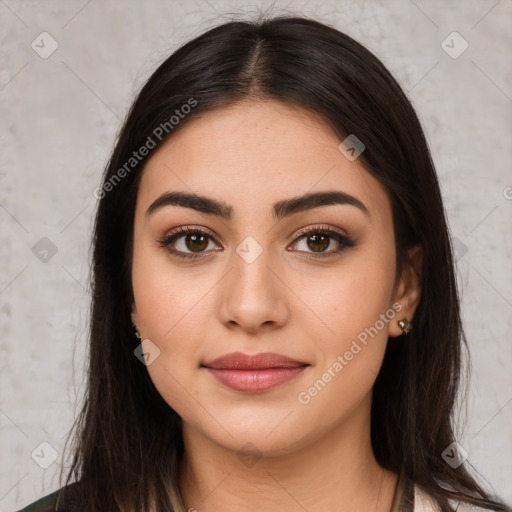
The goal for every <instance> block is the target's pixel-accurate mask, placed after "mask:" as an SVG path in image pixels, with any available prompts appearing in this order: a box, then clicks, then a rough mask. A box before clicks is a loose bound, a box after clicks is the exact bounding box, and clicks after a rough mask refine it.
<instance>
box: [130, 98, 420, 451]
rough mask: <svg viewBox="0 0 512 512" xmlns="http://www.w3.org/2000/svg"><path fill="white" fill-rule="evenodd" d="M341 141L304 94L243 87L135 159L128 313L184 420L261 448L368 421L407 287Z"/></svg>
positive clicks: (154, 372)
mask: <svg viewBox="0 0 512 512" xmlns="http://www.w3.org/2000/svg"><path fill="white" fill-rule="evenodd" d="M356 135H357V134H356ZM340 142H341V141H340V140H338V139H337V138H336V137H335V136H334V135H333V134H332V133H331V132H330V131H329V130H328V129H327V127H326V126H325V125H323V124H322V123H321V122H320V121H319V120H317V119H316V118H315V117H314V116H313V115H312V114H310V113H307V112H305V111H302V110H301V109H298V108H293V107H290V106H286V105H284V104H282V103H279V102H274V101H269V102H250V101H244V102H241V103H238V104H236V105H234V106H231V107H229V108H222V109H218V110H215V111H211V112H209V113H207V114H204V115H203V116H202V117H201V118H197V119H195V120H193V121H191V122H190V123H189V124H187V125H185V126H183V127H182V128H181V129H180V130H179V131H177V132H176V133H175V134H174V135H173V136H172V137H171V138H170V139H169V140H168V141H167V142H166V143H165V144H164V145H163V146H161V147H160V148H159V149H158V150H157V151H156V152H155V153H154V155H152V157H151V158H150V160H149V161H148V162H147V165H146V168H145V170H144V173H143V176H142V179H141V182H140V188H139V192H138V198H137V206H136V213H135V226H134V251H133V269H132V279H133V290H134V297H135V302H134V304H133V310H132V311H133V313H132V320H133V322H134V323H135V325H136V326H137V327H138V328H139V330H140V331H141V335H142V339H143V340H150V341H145V342H144V344H143V346H144V349H145V352H147V353H148V354H149V355H148V366H147V369H148V372H149V374H150V376H151V379H152V381H153V382H154V384H155V386H156V388H157V389H158V391H159V392H160V394H161V395H162V397H163V398H164V400H165V401H166V402H167V403H168V404H169V405H170V406H171V407H172V408H173V409H174V410H176V411H177V413H178V414H179V415H180V416H181V417H182V418H183V422H184V429H185V430H186V431H189V432H195V433H196V434H200V435H201V436H203V438H207V439H209V440H210V441H213V442H215V443H217V444H218V445H221V446H223V447H225V448H228V449H231V450H235V451H238V450H240V449H241V448H242V447H243V446H244V445H246V443H252V444H251V445H250V446H252V447H253V448H254V447H255V448H254V449H256V450H258V451H260V452H262V453H265V454H269V455H272V454H279V453H283V452H285V451H292V450H295V449H298V448H300V447H304V446H306V445H308V444H310V443H313V442H315V440H319V439H321V438H323V437H324V436H326V435H328V434H329V433H332V432H341V431H342V430H343V429H345V430H346V429H347V428H349V427H348V425H352V427H350V428H353V429H354V432H358V433H360V432H366V431H365V428H367V427H368V424H369V423H368V422H369V411H370V403H371V389H372V386H373V383H374V381H375V378H376V376H377V374H378V372H379V368H380V366H381V363H382V360H383V356H384V352H385V348H386V344H387V343H388V336H392V337H394V336H398V335H399V334H401V333H402V331H401V329H400V328H399V327H398V325H397V324H398V321H399V320H400V319H401V318H403V317H404V316H406V317H408V318H409V319H411V317H412V316H413V314H414V308H415V306H416V304H417V301H418V298H419V290H418V287H417V286H416V284H417V283H415V281H414V279H413V278H412V277H410V276H411V275H412V274H407V272H404V274H403V276H398V278H397V276H396V268H395V239H394V232H393V218H392V211H391V203H390V200H389V198H388V196H387V194H386V192H385V189H384V188H383V186H382V185H381V184H380V183H379V182H378V181H377V180H376V179H375V178H373V177H372V176H371V175H370V174H369V173H368V172H367V171H366V170H365V169H364V168H363V166H362V165H361V164H360V162H359V160H358V159H355V160H353V159H348V158H347V157H346V156H345V155H346V154H347V153H345V154H344V153H343V152H342V151H340V149H339V148H338V146H339V144H340ZM348 154H349V155H350V152H349V153H348ZM327 192H330V193H331V195H330V196H326V195H324V196H317V199H316V200H315V194H325V193H327ZM175 193H180V194H183V195H184V196H190V195H193V196H194V197H196V196H197V198H196V199H193V198H192V199H191V198H187V197H184V196H182V197H181V198H178V199H177V196H176V195H175V196H172V195H171V194H175ZM166 195H167V196H166ZM173 197H174V199H173ZM199 197H201V198H204V199H198V198H199ZM329 199H330V201H329ZM184 228H186V229H190V230H191V231H192V232H191V233H188V234H187V232H183V231H180V230H183V229H184ZM194 230H195V231H194ZM198 231H199V232H198ZM407 276H409V277H407ZM402 277H403V278H402ZM392 342H393V340H390V343H392ZM235 352H236V353H238V355H237V354H235V355H234V356H233V357H228V358H227V360H224V361H222V360H221V361H218V364H216V363H215V360H216V359H218V358H220V357H221V356H226V355H229V354H233V353H235ZM268 353H272V354H274V355H273V356H272V355H270V356H269V355H268ZM240 354H245V355H248V356H253V355H257V354H266V355H263V356H261V357H260V358H259V359H258V358H252V359H251V358H250V357H249V358H245V359H244V358H243V357H242V356H241V355H240ZM283 358H287V359H286V360H284V359H283ZM247 446H249V445H247Z"/></svg>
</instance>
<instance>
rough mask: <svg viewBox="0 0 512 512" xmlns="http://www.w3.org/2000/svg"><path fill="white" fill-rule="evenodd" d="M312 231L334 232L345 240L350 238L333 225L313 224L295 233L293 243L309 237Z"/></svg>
mask: <svg viewBox="0 0 512 512" xmlns="http://www.w3.org/2000/svg"><path fill="white" fill-rule="evenodd" d="M311 231H334V232H335V233H338V234H339V235H340V236H342V237H344V238H349V236H348V234H347V232H346V231H344V230H343V229H340V228H338V227H336V226H332V225H331V224H312V225H311V226H306V227H304V228H300V229H299V230H297V231H295V232H294V234H293V235H292V238H293V241H294V242H295V241H296V240H297V239H298V238H299V237H300V236H302V235H307V234H308V233H309V232H311Z"/></svg>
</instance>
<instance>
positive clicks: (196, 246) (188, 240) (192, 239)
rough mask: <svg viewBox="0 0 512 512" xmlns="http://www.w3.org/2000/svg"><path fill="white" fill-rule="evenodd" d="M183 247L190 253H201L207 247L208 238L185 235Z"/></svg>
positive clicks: (198, 235) (197, 235)
mask: <svg viewBox="0 0 512 512" xmlns="http://www.w3.org/2000/svg"><path fill="white" fill-rule="evenodd" d="M185 246H186V247H187V249H190V251H192V252H201V251H204V250H205V249H206V248H207V247H208V237H207V236H205V235H203V234H192V235H185Z"/></svg>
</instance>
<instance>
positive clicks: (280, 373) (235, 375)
mask: <svg viewBox="0 0 512 512" xmlns="http://www.w3.org/2000/svg"><path fill="white" fill-rule="evenodd" d="M201 366H202V367H204V368H205V369H206V370H207V371H208V372H209V373H210V374H211V375H212V376H213V377H215V378H216V379H217V380H218V381H219V382H220V383H222V384H223V385H225V386H227V387H229V388H231V389H234V390H236V391H243V392H246V393H256V392H261V391H267V390H269V389H273V388H275V387H277V386H279V385H281V384H284V383H285V382H288V381H289V380H291V379H293V378H295V377H296V376H297V375H299V374H300V373H302V372H303V371H304V370H305V369H306V368H307V367H308V366H310V365H309V364H308V363H305V362H302V361H296V360H294V359H291V358H289V357H286V356H282V355H280V354H274V353H271V352H265V353H260V354H255V355H248V354H242V353H241V352H233V353H231V354H226V355H224V356H221V357H219V358H217V359H214V360H212V361H206V362H204V363H203V364H202V365H201Z"/></svg>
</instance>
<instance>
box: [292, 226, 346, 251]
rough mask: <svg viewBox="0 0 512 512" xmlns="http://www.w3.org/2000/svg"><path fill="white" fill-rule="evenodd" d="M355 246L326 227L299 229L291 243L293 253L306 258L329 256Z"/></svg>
mask: <svg viewBox="0 0 512 512" xmlns="http://www.w3.org/2000/svg"><path fill="white" fill-rule="evenodd" d="M355 245H356V244H355V242H354V241H353V240H351V239H350V238H348V237H347V236H346V235H343V234H342V233H340V232H338V231H337V230H334V229H332V228H328V227H327V226H325V227H319V226H315V227H313V228H305V229H301V230H300V231H298V232H297V233H296V238H295V241H294V242H293V243H292V247H293V250H294V251H297V252H302V253H304V256H308V257H315V256H317V257H321V256H331V255H333V254H337V253H341V252H342V251H343V250H344V249H347V248H350V247H355Z"/></svg>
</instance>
